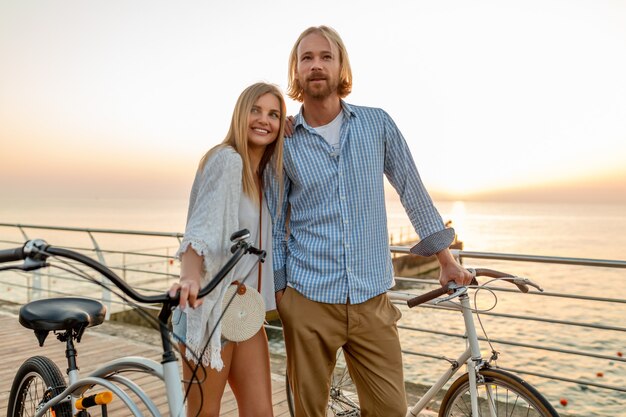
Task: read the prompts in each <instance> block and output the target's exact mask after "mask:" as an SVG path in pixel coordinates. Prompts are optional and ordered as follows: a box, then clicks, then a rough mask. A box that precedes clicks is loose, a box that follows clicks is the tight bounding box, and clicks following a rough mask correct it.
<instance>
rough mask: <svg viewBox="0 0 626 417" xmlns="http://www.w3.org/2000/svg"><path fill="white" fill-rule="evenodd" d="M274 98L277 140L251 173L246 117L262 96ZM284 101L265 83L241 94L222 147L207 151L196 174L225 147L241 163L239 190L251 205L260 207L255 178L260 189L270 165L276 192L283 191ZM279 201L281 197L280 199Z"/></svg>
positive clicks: (255, 85) (266, 149)
mask: <svg viewBox="0 0 626 417" xmlns="http://www.w3.org/2000/svg"><path fill="white" fill-rule="evenodd" d="M268 93H269V94H273V95H274V96H275V97H276V98H277V99H278V102H279V103H280V130H279V131H278V136H277V138H276V140H275V141H274V142H272V143H271V144H269V145H267V146H266V148H265V152H264V153H263V156H262V157H261V162H260V163H259V169H258V171H257V172H252V164H251V162H250V155H249V150H248V117H249V115H250V112H251V111H252V106H254V103H256V101H257V100H258V99H259V97H261V96H263V95H265V94H268ZM286 112H287V110H286V106H285V99H284V98H283V95H282V93H281V92H280V89H279V88H278V87H277V86H275V85H273V84H268V83H256V84H252V85H251V86H250V87H248V88H246V89H245V90H243V92H242V93H241V95H240V96H239V98H238V99H237V103H236V104H235V109H234V110H233V116H232V119H231V122H230V129H229V130H228V133H227V134H226V138H224V140H223V141H222V143H221V144H219V145H217V146H215V147H213V148H212V149H210V150H209V151H208V152H207V153H206V154H205V155H204V156H203V157H202V159H201V160H200V165H199V166H198V170H202V169H204V166H205V164H206V163H207V161H208V159H209V158H210V156H211V155H212V154H213V153H214V152H215V151H217V150H218V149H221V148H223V147H226V146H231V147H233V148H234V149H235V151H237V153H239V155H241V159H242V161H243V174H242V186H243V192H244V193H245V194H246V195H247V196H248V197H249V198H250V199H251V200H252V201H254V202H256V203H257V204H259V193H260V190H259V188H258V187H257V182H256V181H255V178H258V179H259V183H260V184H261V187H263V171H264V170H265V168H266V167H267V165H268V164H272V166H273V168H274V172H275V174H276V176H277V180H278V183H279V189H280V190H282V183H283V140H284V137H285V117H286ZM281 199H282V196H281Z"/></svg>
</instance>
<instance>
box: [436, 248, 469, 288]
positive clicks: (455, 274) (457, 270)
mask: <svg viewBox="0 0 626 417" xmlns="http://www.w3.org/2000/svg"><path fill="white" fill-rule="evenodd" d="M437 260H439V265H440V267H441V268H440V270H441V272H440V273H439V283H440V284H441V286H442V287H445V286H446V285H448V282H450V281H454V282H456V283H457V284H458V285H469V284H470V283H471V282H472V278H473V277H472V274H471V273H470V272H469V271H468V270H467V269H465V268H463V266H461V265H460V264H459V263H458V262H457V261H456V259H454V256H452V253H451V252H450V250H449V249H444V250H442V251H441V252H439V253H437Z"/></svg>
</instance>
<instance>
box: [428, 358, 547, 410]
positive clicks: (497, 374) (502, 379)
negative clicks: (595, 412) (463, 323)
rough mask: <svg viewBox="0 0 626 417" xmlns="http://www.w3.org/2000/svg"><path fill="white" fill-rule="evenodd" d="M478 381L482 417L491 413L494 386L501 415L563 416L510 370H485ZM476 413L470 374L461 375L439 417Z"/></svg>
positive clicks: (451, 389) (444, 402)
mask: <svg viewBox="0 0 626 417" xmlns="http://www.w3.org/2000/svg"><path fill="white" fill-rule="evenodd" d="M480 375H481V376H482V378H480V379H481V381H479V382H478V396H479V398H478V408H479V413H478V414H479V417H482V416H484V417H488V416H490V415H491V414H490V412H489V401H488V398H489V397H490V394H489V393H488V389H491V391H492V394H491V398H493V399H494V400H495V401H494V405H495V407H496V410H497V411H498V413H497V415H505V416H509V417H521V416H525V417H559V414H558V413H557V412H556V410H555V409H554V408H553V407H552V405H550V403H549V402H548V401H547V400H546V399H545V398H544V397H543V396H542V395H541V394H540V393H539V392H538V391H537V390H536V389H535V388H534V387H533V386H532V385H530V384H529V383H527V382H526V381H524V380H523V379H521V378H520V377H518V376H517V375H514V374H511V373H509V372H505V371H500V370H497V369H483V370H481V371H480ZM471 415H472V410H471V403H470V394H469V375H468V374H464V375H461V376H460V377H459V378H458V379H457V380H456V381H454V383H452V385H451V386H450V388H449V389H448V391H447V392H446V394H445V396H444V398H443V401H442V402H441V407H440V409H439V417H469V416H471Z"/></svg>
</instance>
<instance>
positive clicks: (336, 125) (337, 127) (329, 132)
mask: <svg viewBox="0 0 626 417" xmlns="http://www.w3.org/2000/svg"><path fill="white" fill-rule="evenodd" d="M342 122H343V112H341V111H340V112H339V114H338V115H337V117H335V119H334V120H333V121H332V122H330V123H328V124H327V125H324V126H318V127H314V128H313V129H315V131H316V132H317V133H319V134H320V135H321V136H322V137H323V138H324V139H325V140H326V142H328V144H329V145H330V147H331V148H332V150H333V153H334V154H337V155H338V154H339V134H340V132H341V124H342Z"/></svg>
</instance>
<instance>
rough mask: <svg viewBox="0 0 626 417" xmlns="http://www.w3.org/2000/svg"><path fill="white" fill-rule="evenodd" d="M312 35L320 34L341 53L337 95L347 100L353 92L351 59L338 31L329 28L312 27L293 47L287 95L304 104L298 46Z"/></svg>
mask: <svg viewBox="0 0 626 417" xmlns="http://www.w3.org/2000/svg"><path fill="white" fill-rule="evenodd" d="M311 33H319V34H320V35H322V36H323V37H325V38H326V40H327V41H328V42H329V43H330V44H331V45H335V46H336V47H337V50H338V51H339V64H340V70H339V86H338V87H337V94H338V95H339V97H341V98H345V97H347V96H348V94H350V92H352V67H350V59H349V58H348V50H347V49H346V46H345V45H344V44H343V41H342V40H341V37H340V36H339V34H338V33H337V31H336V30H335V29H333V28H331V27H328V26H311V27H310V28H308V29H306V30H305V31H304V32H302V33H301V34H300V37H299V38H298V40H297V41H296V43H295V44H294V45H293V48H292V49H291V54H289V74H288V75H289V86H288V88H287V95H288V96H289V97H291V98H292V99H294V100H296V101H299V102H302V101H303V100H304V89H303V88H302V86H301V85H300V83H299V82H298V46H300V42H302V39H304V38H305V37H306V36H308V35H310V34H311Z"/></svg>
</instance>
